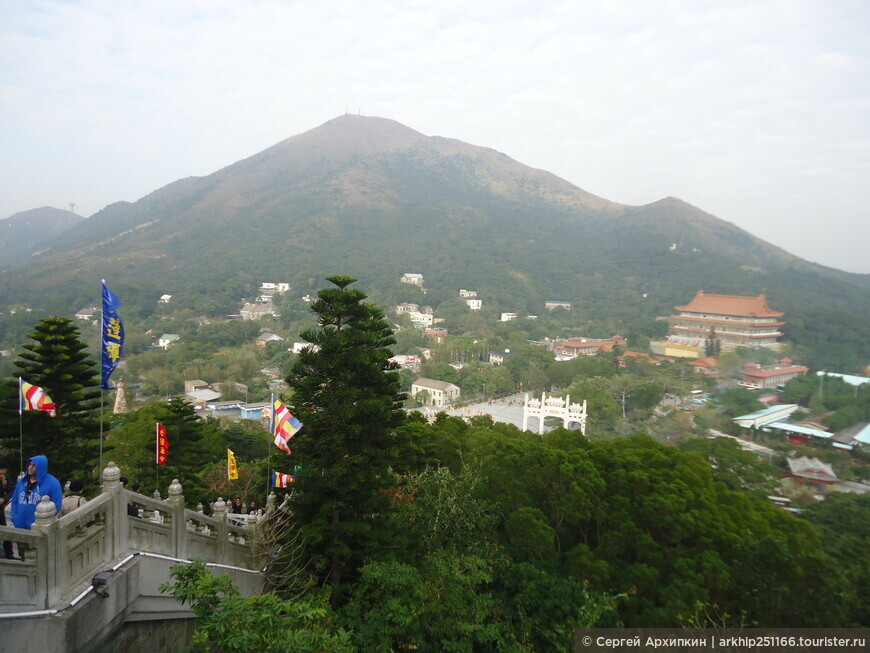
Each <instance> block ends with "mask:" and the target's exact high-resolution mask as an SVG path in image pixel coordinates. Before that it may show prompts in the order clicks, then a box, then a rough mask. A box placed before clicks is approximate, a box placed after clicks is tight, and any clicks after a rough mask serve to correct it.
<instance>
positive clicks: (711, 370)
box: [689, 356, 721, 379]
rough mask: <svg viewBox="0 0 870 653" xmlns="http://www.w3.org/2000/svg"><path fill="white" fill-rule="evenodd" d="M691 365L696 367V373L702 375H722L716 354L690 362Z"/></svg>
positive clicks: (711, 376)
mask: <svg viewBox="0 0 870 653" xmlns="http://www.w3.org/2000/svg"><path fill="white" fill-rule="evenodd" d="M689 365H691V366H692V367H693V368H695V374H700V375H701V376H706V377H708V378H711V379H715V378H717V377H719V376H721V370H720V369H719V361H718V360H716V357H715V356H707V357H706V358H699V359H698V360H696V361H692V362H691V363H689Z"/></svg>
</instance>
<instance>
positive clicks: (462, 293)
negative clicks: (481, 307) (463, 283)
mask: <svg viewBox="0 0 870 653" xmlns="http://www.w3.org/2000/svg"><path fill="white" fill-rule="evenodd" d="M474 297H477V291H476V290H465V288H460V289H459V299H472V298H474Z"/></svg>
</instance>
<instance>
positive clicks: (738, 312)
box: [675, 290, 783, 317]
mask: <svg viewBox="0 0 870 653" xmlns="http://www.w3.org/2000/svg"><path fill="white" fill-rule="evenodd" d="M675 308H676V309H677V310H678V311H690V312H692V313H709V314H713V315H734V316H739V317H780V316H782V315H783V313H780V312H779V311H774V310H772V309H771V308H770V306H768V305H767V298H766V297H765V296H764V295H759V296H758V297H743V296H740V295H708V294H705V293H704V291H703V290H699V291H698V294H697V295H695V298H694V299H693V300H692V301H690V302H689V303H688V304H686V305H685V306H677V307H675Z"/></svg>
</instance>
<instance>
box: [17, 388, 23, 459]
mask: <svg viewBox="0 0 870 653" xmlns="http://www.w3.org/2000/svg"><path fill="white" fill-rule="evenodd" d="M21 383H22V380H21V377H20V376H19V377H18V469H19V470H20V471H22V472H23V471H24V405H23V403H22V395H21Z"/></svg>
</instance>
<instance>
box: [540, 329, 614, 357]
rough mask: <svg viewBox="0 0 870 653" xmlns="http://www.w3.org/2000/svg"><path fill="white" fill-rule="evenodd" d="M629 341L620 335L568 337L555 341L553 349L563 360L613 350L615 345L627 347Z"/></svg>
mask: <svg viewBox="0 0 870 653" xmlns="http://www.w3.org/2000/svg"><path fill="white" fill-rule="evenodd" d="M627 344H628V341H627V340H626V339H625V338H623V337H622V336H620V335H615V336H613V337H612V338H580V337H574V338H568V339H567V340H556V341H555V342H553V351H554V352H555V353H556V357H557V358H560V359H562V360H565V359H569V358H575V357H577V356H580V355H585V356H594V355H595V354H597V353H598V352H599V351H603V352H611V351H613V348H614V347H625V346H626V345H627Z"/></svg>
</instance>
